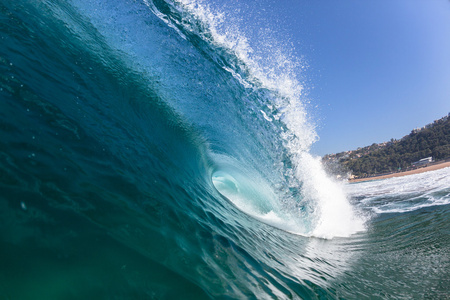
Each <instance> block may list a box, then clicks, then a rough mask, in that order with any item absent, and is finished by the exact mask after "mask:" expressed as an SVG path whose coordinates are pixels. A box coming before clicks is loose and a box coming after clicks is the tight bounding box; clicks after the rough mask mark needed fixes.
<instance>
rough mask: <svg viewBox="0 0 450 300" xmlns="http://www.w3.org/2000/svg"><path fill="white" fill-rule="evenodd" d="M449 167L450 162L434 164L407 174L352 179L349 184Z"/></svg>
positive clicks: (406, 173) (406, 172) (399, 173)
mask: <svg viewBox="0 0 450 300" xmlns="http://www.w3.org/2000/svg"><path fill="white" fill-rule="evenodd" d="M447 167H450V161H446V162H442V163H437V164H433V165H430V166H426V167H423V168H418V169H415V170H410V171H405V172H398V173H392V174H387V175H382V176H374V177H366V178H357V179H350V180H349V182H361V181H369V180H380V179H386V178H392V177H400V176H407V175H413V174H419V173H424V172H428V171H434V170H439V169H442V168H447Z"/></svg>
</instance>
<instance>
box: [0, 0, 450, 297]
mask: <svg viewBox="0 0 450 300" xmlns="http://www.w3.org/2000/svg"><path fill="white" fill-rule="evenodd" d="M217 16H218V15H217V14H216V12H214V11H212V10H211V9H208V8H207V7H206V6H205V5H196V4H195V3H194V2H187V1H147V0H142V1H101V0H98V1H81V0H73V1H64V0H60V1H34V0H19V1H14V2H13V1H3V0H2V1H0V38H1V41H2V43H1V46H0V70H1V72H0V99H1V102H0V266H1V267H0V298H2V299H80V298H84V299H208V298H214V299H216V298H218V299H222V298H225V299H274V298H275V299H336V298H343V299H364V298H373V299H377V298H379V299H384V298H398V299H410V298H428V299H446V298H448V297H449V296H450V293H449V289H448V287H449V286H450V282H449V278H450V276H449V271H448V270H449V269H450V263H449V257H450V255H449V254H450V253H449V252H450V250H449V249H450V247H449V246H450V245H449V244H450V240H449V221H448V220H449V214H450V206H449V200H450V182H449V177H450V176H449V175H450V174H449V173H450V170H449V169H448V168H447V169H442V170H439V171H435V172H431V173H424V174H419V175H414V176H409V177H403V178H394V179H389V180H383V181H374V182H367V183H359V184H352V185H348V184H344V183H339V182H335V181H333V180H332V179H331V178H330V177H328V175H326V173H325V172H324V170H323V169H322V167H321V165H320V160H319V158H315V157H314V156H312V155H311V154H309V152H308V151H309V147H310V145H311V143H313V142H314V141H315V140H316V135H315V132H314V129H313V128H314V125H313V122H312V121H311V120H309V119H308V117H307V112H306V109H305V104H304V103H303V99H302V96H301V93H302V85H301V84H300V81H299V80H298V79H297V78H296V76H295V67H296V63H295V62H293V61H292V60H291V58H289V57H286V56H283V55H282V54H279V55H278V56H274V55H267V57H264V55H263V54H264V52H263V53H262V54H261V53H260V52H258V53H256V52H254V51H252V48H251V47H250V46H249V44H248V43H247V42H246V39H245V36H244V34H243V32H241V31H239V29H236V28H234V27H233V24H228V23H227V22H218V21H217V20H218V18H217ZM281 50H282V49H280V51H281ZM281 52H282V51H281ZM271 54H273V53H271ZM261 55H262V56H261ZM280 61H281V62H283V63H282V64H280Z"/></svg>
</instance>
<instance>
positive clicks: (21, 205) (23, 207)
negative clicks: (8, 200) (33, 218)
mask: <svg viewBox="0 0 450 300" xmlns="http://www.w3.org/2000/svg"><path fill="white" fill-rule="evenodd" d="M20 207H21V208H22V209H23V210H27V206H26V205H25V202H23V201H22V202H20Z"/></svg>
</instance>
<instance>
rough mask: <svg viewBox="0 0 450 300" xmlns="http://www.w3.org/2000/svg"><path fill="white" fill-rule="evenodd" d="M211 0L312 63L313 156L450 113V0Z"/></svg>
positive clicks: (308, 74)
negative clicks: (263, 30) (314, 128)
mask: <svg viewBox="0 0 450 300" xmlns="http://www.w3.org/2000/svg"><path fill="white" fill-rule="evenodd" d="M212 1H215V5H220V6H222V8H223V9H224V10H227V11H228V12H229V13H230V11H232V12H231V13H233V14H235V15H236V17H238V18H241V20H242V24H243V25H244V26H246V27H247V29H246V30H249V31H248V32H252V31H251V29H252V28H253V29H255V28H261V27H266V28H269V29H270V30H271V31H272V34H274V33H275V34H274V35H276V36H277V38H278V39H280V42H281V43H285V44H286V45H290V46H289V47H291V48H292V49H293V52H294V55H295V56H297V57H299V58H300V57H301V58H302V59H303V61H304V62H305V64H306V65H308V68H307V70H306V71H303V72H302V71H300V70H299V72H302V74H301V77H302V78H304V80H305V83H304V85H305V88H306V93H305V96H306V100H308V101H309V102H310V105H309V109H308V111H309V112H310V113H311V114H312V115H313V119H314V121H315V123H316V124H317V132H318V134H319V136H320V140H319V141H318V142H317V143H316V144H315V145H314V146H313V148H312V152H313V153H315V154H318V155H323V154H327V153H335V152H340V151H345V150H352V149H356V148H357V147H363V146H367V145H370V144H372V143H374V142H375V143H379V142H383V141H388V140H390V139H391V138H396V139H399V138H401V137H403V136H405V135H407V134H409V133H410V131H411V130H412V129H414V128H416V127H422V126H424V125H426V124H428V123H430V122H432V121H433V120H435V119H439V118H441V117H443V116H444V115H447V114H448V113H449V112H450V1H449V0H340V1H336V0H245V1H244V0H242V1H237V0H221V1H219V0H211V1H208V2H210V3H212ZM241 26H242V25H241ZM249 38H250V40H251V39H252V38H254V37H252V36H249Z"/></svg>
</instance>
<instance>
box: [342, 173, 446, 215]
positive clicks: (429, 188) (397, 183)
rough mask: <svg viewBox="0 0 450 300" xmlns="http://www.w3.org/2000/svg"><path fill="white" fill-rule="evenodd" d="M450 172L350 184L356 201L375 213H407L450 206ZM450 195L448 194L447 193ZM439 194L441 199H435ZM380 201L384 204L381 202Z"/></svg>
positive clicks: (350, 192) (349, 189)
mask: <svg viewBox="0 0 450 300" xmlns="http://www.w3.org/2000/svg"><path fill="white" fill-rule="evenodd" d="M449 188H450V168H443V169H440V170H435V171H430V172H425V173H420V174H414V175H409V176H403V177H394V178H389V179H384V180H375V181H368V182H361V183H357V184H350V185H348V187H347V190H348V192H349V194H350V195H351V196H353V197H358V198H362V200H361V205H362V206H364V207H366V208H370V209H372V210H373V211H374V212H375V213H404V212H410V211H414V210H417V209H421V208H425V207H431V206H439V205H447V204H450V191H449ZM446 191H447V192H446ZM436 193H439V194H440V195H439V196H436ZM380 199H381V200H380Z"/></svg>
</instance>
